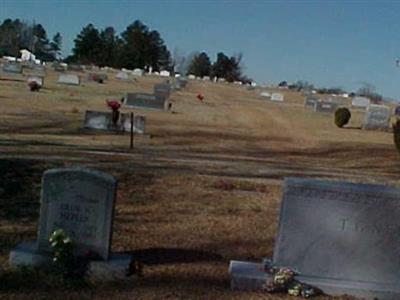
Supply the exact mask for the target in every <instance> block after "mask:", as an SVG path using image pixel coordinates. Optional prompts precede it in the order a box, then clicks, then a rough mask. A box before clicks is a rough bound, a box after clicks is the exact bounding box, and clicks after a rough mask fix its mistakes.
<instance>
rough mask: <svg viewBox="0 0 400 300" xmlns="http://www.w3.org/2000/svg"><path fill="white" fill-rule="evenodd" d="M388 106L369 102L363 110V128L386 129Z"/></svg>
mask: <svg viewBox="0 0 400 300" xmlns="http://www.w3.org/2000/svg"><path fill="white" fill-rule="evenodd" d="M389 123H390V108H389V107H387V106H385V105H375V104H370V105H369V106H368V108H367V111H366V112H365V117H364V124H363V129H367V130H388V129H389Z"/></svg>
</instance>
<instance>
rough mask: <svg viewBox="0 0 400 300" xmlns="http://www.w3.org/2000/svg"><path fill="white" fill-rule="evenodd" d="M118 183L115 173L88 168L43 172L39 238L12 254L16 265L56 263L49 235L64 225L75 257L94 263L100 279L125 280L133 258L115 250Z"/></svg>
mask: <svg viewBox="0 0 400 300" xmlns="http://www.w3.org/2000/svg"><path fill="white" fill-rule="evenodd" d="M116 191H117V181H116V180H115V179H114V177H112V176H111V175H108V174H105V173H102V172H98V171H94V170H89V169H84V168H66V169H52V170H48V171H46V172H45V173H44V175H43V178H42V192H41V201H40V202H41V203H40V219H39V229H38V239H37V241H36V243H35V244H30V243H22V244H20V245H18V246H17V247H16V248H15V249H14V250H12V251H11V253H10V264H11V266H13V267H15V266H35V267H44V266H48V265H49V264H50V263H51V257H52V256H51V249H50V244H49V237H50V235H51V234H52V233H53V232H54V230H56V229H63V230H64V231H65V232H66V233H67V234H68V236H70V237H71V239H72V242H73V244H74V250H75V255H78V256H84V257H96V256H97V257H98V258H99V260H94V261H89V264H88V274H89V276H90V277H91V278H93V279H95V280H98V279H99V280H109V279H114V278H124V277H125V276H126V271H127V270H128V269H129V264H130V261H131V257H130V256H128V255H123V254H116V253H113V254H111V253H110V250H111V241H112V225H113V218H114V205H115V198H116Z"/></svg>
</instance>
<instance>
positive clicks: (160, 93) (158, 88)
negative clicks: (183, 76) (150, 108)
mask: <svg viewBox="0 0 400 300" xmlns="http://www.w3.org/2000/svg"><path fill="white" fill-rule="evenodd" d="M170 93H171V86H170V84H169V83H158V84H155V85H154V95H155V96H156V97H160V98H163V99H168V98H169V95H170Z"/></svg>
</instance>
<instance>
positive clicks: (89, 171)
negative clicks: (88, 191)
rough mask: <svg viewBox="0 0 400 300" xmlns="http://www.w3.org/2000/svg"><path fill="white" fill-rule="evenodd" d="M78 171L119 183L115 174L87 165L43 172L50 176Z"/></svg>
mask: <svg viewBox="0 0 400 300" xmlns="http://www.w3.org/2000/svg"><path fill="white" fill-rule="evenodd" d="M77 172H80V173H85V174H90V175H92V176H95V177H97V178H101V179H102V180H105V181H109V182H110V183H112V184H116V183H117V179H115V178H114V176H112V175H110V174H107V173H104V172H101V171H98V170H94V169H90V168H86V167H69V168H54V169H50V170H47V171H45V172H44V173H43V178H45V177H48V176H54V175H59V174H68V173H77Z"/></svg>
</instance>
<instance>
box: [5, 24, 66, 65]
mask: <svg viewBox="0 0 400 300" xmlns="http://www.w3.org/2000/svg"><path fill="white" fill-rule="evenodd" d="M61 46H62V36H61V34H60V33H59V32H57V33H56V34H55V35H54V36H53V38H52V39H51V40H49V39H48V37H47V33H46V30H45V29H44V27H43V26H42V25H41V24H36V23H34V22H33V23H28V22H24V21H21V20H19V19H15V20H11V19H6V20H4V21H3V23H2V24H1V25H0V56H13V57H19V56H20V50H22V49H27V50H29V51H30V52H32V53H33V54H34V55H35V56H36V58H37V59H40V60H44V61H53V60H55V59H57V58H58V57H59V55H60V51H61Z"/></svg>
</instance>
